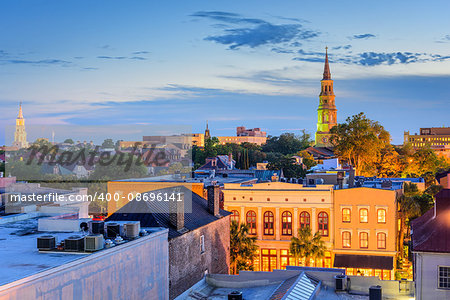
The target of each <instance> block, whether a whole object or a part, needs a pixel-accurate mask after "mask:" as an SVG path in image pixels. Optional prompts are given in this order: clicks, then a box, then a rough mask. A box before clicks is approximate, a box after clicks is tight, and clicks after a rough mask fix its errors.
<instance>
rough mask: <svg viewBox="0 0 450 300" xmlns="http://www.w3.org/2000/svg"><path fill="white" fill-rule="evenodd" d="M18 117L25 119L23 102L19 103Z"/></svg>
mask: <svg viewBox="0 0 450 300" xmlns="http://www.w3.org/2000/svg"><path fill="white" fill-rule="evenodd" d="M17 119H23V113H22V102H20V104H19V115H18V116H17Z"/></svg>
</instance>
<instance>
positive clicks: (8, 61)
mask: <svg viewBox="0 0 450 300" xmlns="http://www.w3.org/2000/svg"><path fill="white" fill-rule="evenodd" d="M0 64H18V65H20V64H22V65H35V66H37V65H60V66H68V65H70V64H72V62H70V61H67V60H61V59H41V60H25V59H3V60H0Z"/></svg>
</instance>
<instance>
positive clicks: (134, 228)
mask: <svg viewBox="0 0 450 300" xmlns="http://www.w3.org/2000/svg"><path fill="white" fill-rule="evenodd" d="M140 230H141V222H139V221H133V222H128V223H125V224H124V225H123V231H124V235H125V237H126V238H128V239H134V238H136V237H138V236H139V231H140Z"/></svg>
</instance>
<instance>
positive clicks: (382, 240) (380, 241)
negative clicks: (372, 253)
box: [377, 232, 386, 249]
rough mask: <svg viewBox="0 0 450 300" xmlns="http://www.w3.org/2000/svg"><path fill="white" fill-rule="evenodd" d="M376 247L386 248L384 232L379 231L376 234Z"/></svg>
mask: <svg viewBox="0 0 450 300" xmlns="http://www.w3.org/2000/svg"><path fill="white" fill-rule="evenodd" d="M377 248H378V249H386V233H384V232H380V233H378V234H377Z"/></svg>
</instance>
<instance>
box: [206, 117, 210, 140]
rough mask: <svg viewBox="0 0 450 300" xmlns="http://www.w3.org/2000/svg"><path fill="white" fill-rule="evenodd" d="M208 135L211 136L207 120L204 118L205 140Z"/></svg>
mask: <svg viewBox="0 0 450 300" xmlns="http://www.w3.org/2000/svg"><path fill="white" fill-rule="evenodd" d="M210 137H211V134H210V132H209V128H208V120H206V129H205V140H207V139H209V138H210Z"/></svg>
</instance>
